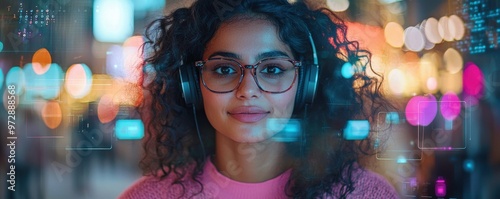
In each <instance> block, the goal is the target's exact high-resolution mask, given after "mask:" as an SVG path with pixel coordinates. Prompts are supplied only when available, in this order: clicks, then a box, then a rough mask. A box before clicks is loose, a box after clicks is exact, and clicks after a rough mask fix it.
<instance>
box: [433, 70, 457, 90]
mask: <svg viewBox="0 0 500 199" xmlns="http://www.w3.org/2000/svg"><path fill="white" fill-rule="evenodd" d="M462 76H463V73H462V71H459V72H458V73H455V74H451V73H449V72H448V71H446V70H441V71H439V77H438V87H439V91H440V92H441V93H447V92H453V93H457V94H459V93H462V88H463V86H462V79H463V78H462Z"/></svg>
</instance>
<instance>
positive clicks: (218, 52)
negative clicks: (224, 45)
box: [208, 51, 240, 59]
mask: <svg viewBox="0 0 500 199" xmlns="http://www.w3.org/2000/svg"><path fill="white" fill-rule="evenodd" d="M215 56H221V57H228V58H233V59H240V56H239V55H237V54H236V53H232V52H225V51H217V52H214V53H212V54H210V56H208V59H210V58H212V57H215Z"/></svg>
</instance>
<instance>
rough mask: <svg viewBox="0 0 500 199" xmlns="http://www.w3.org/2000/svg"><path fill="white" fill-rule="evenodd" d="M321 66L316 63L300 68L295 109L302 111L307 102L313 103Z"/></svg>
mask: <svg viewBox="0 0 500 199" xmlns="http://www.w3.org/2000/svg"><path fill="white" fill-rule="evenodd" d="M318 75H319V66H318V65H316V64H313V65H310V66H308V67H301V68H300V69H299V82H298V85H297V95H296V96H295V107H294V110H295V111H296V112H297V111H298V112H300V111H302V109H303V108H304V106H305V104H312V103H313V101H314V96H315V95H316V88H317V85H318Z"/></svg>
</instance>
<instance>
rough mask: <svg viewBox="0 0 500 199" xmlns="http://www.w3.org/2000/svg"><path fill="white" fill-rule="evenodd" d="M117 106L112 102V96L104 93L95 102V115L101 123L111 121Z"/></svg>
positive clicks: (114, 116)
mask: <svg viewBox="0 0 500 199" xmlns="http://www.w3.org/2000/svg"><path fill="white" fill-rule="evenodd" d="M118 110H119V106H118V105H117V104H115V103H114V102H113V96H112V95H109V94H106V95H103V96H102V97H101V99H100V100H99V103H98V104H97V117H98V118H99V121H101V123H108V122H111V121H113V120H114V119H115V118H116V115H117V114H118Z"/></svg>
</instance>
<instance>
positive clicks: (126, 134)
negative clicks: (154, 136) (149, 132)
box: [115, 119, 144, 140]
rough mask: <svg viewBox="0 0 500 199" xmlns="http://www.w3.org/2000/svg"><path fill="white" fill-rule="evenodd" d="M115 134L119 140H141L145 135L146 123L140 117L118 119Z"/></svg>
mask: <svg viewBox="0 0 500 199" xmlns="http://www.w3.org/2000/svg"><path fill="white" fill-rule="evenodd" d="M115 135H116V137H117V138H118V139H119V140H140V139H142V138H143V137H144V124H143V123H142V121H141V120H139V119H126V120H125V119H123V120H118V121H116V127H115Z"/></svg>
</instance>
